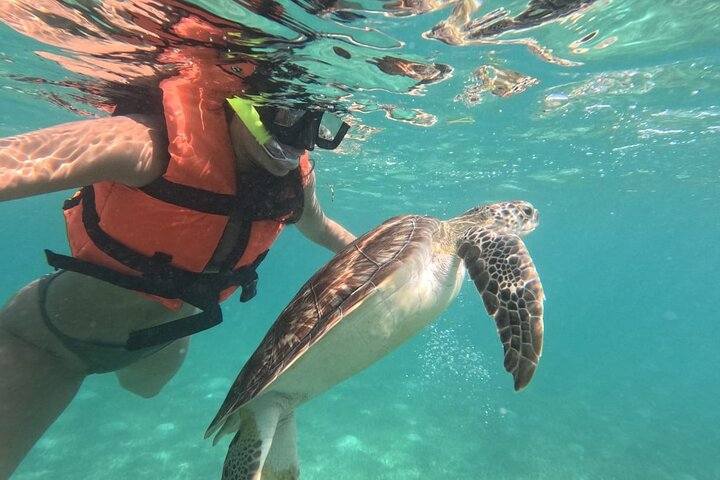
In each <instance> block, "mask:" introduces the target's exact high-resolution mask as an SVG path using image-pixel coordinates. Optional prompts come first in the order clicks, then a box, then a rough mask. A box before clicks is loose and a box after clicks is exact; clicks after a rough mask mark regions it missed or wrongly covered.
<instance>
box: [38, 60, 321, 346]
mask: <svg viewBox="0 0 720 480" xmlns="http://www.w3.org/2000/svg"><path fill="white" fill-rule="evenodd" d="M213 69H214V70H213ZM208 72H211V73H208ZM229 76H230V77H233V78H232V79H229V78H227V77H229ZM228 80H234V84H233V83H231V84H229V85H228V84H226V83H223V82H228ZM237 80H238V78H237V77H234V76H232V75H229V74H227V73H226V72H224V71H223V70H222V69H220V68H219V67H216V65H215V64H208V65H207V66H203V65H201V64H199V63H198V62H197V58H196V61H195V63H194V64H193V66H192V68H190V69H188V70H186V71H184V72H183V74H182V75H179V76H175V77H172V78H168V79H165V80H163V82H162V83H161V84H160V88H161V89H162V91H163V109H164V113H165V120H166V125H167V133H168V138H169V141H170V142H169V147H168V150H169V163H168V166H167V169H166V171H165V173H164V174H163V175H162V176H161V177H160V178H159V179H157V180H155V181H153V182H152V183H150V184H149V185H147V186H145V187H142V188H133V187H128V186H126V185H122V184H119V183H116V182H112V181H105V182H100V183H97V184H94V185H91V186H88V187H84V188H83V189H82V190H80V191H79V192H77V193H76V194H75V196H73V197H72V198H71V199H70V200H68V202H66V207H65V218H66V225H67V234H68V240H69V243H70V249H71V251H72V257H73V258H70V257H64V256H62V255H57V254H54V253H52V252H47V254H48V261H49V263H50V264H51V265H53V266H55V267H57V268H63V269H68V270H74V271H79V272H81V273H86V274H88V275H92V276H95V277H97V278H101V279H103V280H107V281H110V282H111V283H115V284H117V285H120V286H123V287H126V288H131V289H133V290H137V291H140V292H143V293H144V294H148V295H150V297H151V298H153V299H154V300H156V301H158V302H160V303H162V304H163V305H165V306H167V307H168V308H172V309H178V308H180V306H181V305H182V302H183V301H185V302H188V303H191V304H192V305H195V306H197V307H199V308H201V309H204V310H208V309H211V308H214V310H215V312H216V313H217V315H220V313H219V308H217V305H218V303H219V302H221V301H223V300H224V299H226V298H227V297H228V296H230V295H231V294H232V292H234V291H235V290H236V289H237V288H238V287H239V286H242V287H243V295H242V296H241V300H242V301H246V300H249V298H252V296H253V295H254V288H255V283H256V281H257V274H256V273H255V268H256V267H257V265H258V264H259V263H260V261H262V259H263V258H264V254H265V252H267V250H268V249H269V248H270V246H271V245H272V243H273V242H274V241H275V239H276V238H277V236H278V234H279V233H280V231H281V230H282V228H283V226H284V225H285V224H286V223H290V222H292V221H294V220H297V219H298V218H299V216H300V215H301V214H302V212H301V209H302V195H303V189H304V188H305V186H306V185H307V181H308V178H309V174H310V162H309V159H308V155H307V152H306V153H305V154H304V155H303V156H302V157H301V160H300V166H299V168H298V169H296V170H295V171H293V172H290V173H289V174H288V175H286V176H284V177H274V176H272V175H271V174H270V173H268V172H265V171H264V170H262V171H259V172H257V173H256V174H253V176H252V177H248V176H245V175H240V174H238V173H237V172H236V163H235V162H236V160H235V155H234V152H233V149H232V145H231V143H230V136H229V130H228V124H227V119H226V115H225V109H224V102H225V100H224V99H225V97H226V96H230V95H231V94H232V93H231V92H230V91H227V92H226V91H225V90H230V89H232V88H238V85H237ZM210 87H212V88H210ZM235 91H236V92H237V91H239V90H235ZM207 92H213V95H212V96H209V95H207ZM228 241H230V244H229V246H228V244H227V242H228ZM221 243H222V244H223V252H225V255H223V256H221V258H218V256H217V255H216V250H217V249H218V246H219V245H221ZM220 320H221V317H220V319H215V320H214V321H215V323H219V321H220ZM204 328H208V327H204ZM190 333H194V332H190ZM156 343H157V342H156ZM143 346H144V345H143Z"/></svg>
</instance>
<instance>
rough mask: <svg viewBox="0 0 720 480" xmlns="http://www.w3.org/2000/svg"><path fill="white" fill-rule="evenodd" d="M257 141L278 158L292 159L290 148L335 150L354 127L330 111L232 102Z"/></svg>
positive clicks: (231, 100)
mask: <svg viewBox="0 0 720 480" xmlns="http://www.w3.org/2000/svg"><path fill="white" fill-rule="evenodd" d="M227 101H228V104H229V105H230V107H232V109H233V110H234V111H235V113H237V116H238V117H239V118H240V120H242V122H243V123H244V124H245V126H246V127H247V129H248V130H249V131H250V133H251V134H252V136H253V137H255V140H257V142H258V143H259V144H260V145H261V146H262V147H263V148H264V149H265V151H266V152H267V154H268V155H270V156H271V157H274V158H288V155H287V152H286V150H287V148H283V147H287V146H289V147H294V148H297V149H301V150H313V149H314V148H315V147H316V146H317V147H319V148H323V149H326V150H334V149H335V148H337V146H338V145H340V142H341V141H342V139H343V138H344V137H345V134H346V133H347V131H348V130H349V128H350V126H349V125H348V124H347V123H345V122H343V121H342V120H341V119H340V118H338V117H337V116H336V115H334V114H333V113H330V112H327V111H310V110H298V109H292V108H284V107H270V106H257V107H256V106H254V105H253V104H252V102H250V101H249V100H244V99H242V98H238V97H235V98H228V99H227Z"/></svg>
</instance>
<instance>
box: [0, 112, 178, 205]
mask: <svg viewBox="0 0 720 480" xmlns="http://www.w3.org/2000/svg"><path fill="white" fill-rule="evenodd" d="M166 165H167V136H166V134H165V131H164V124H163V121H162V117H160V116H151V115H130V116H124V117H123V116H118V117H111V118H101V119H97V120H85V121H79V122H72V123H67V124H63V125H58V126H55V127H50V128H46V129H43V130H38V131H35V132H31V133H27V134H24V135H18V136H15V137H8V138H3V139H0V201H2V200H12V199H16V198H22V197H28V196H32V195H38V194H42V193H49V192H55V191H58V190H65V189H69V188H76V187H80V186H83V185H90V184H92V183H97V182H100V181H103V180H114V181H116V182H119V183H123V184H125V185H129V186H134V187H137V186H143V185H146V184H148V183H150V182H151V181H152V180H154V179H155V178H157V177H158V176H160V175H161V174H162V173H163V171H164V169H165V167H166Z"/></svg>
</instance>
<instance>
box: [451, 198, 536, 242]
mask: <svg viewBox="0 0 720 480" xmlns="http://www.w3.org/2000/svg"><path fill="white" fill-rule="evenodd" d="M462 217H463V218H466V219H468V220H471V221H472V222H473V223H474V224H475V225H477V224H481V225H485V226H488V227H492V228H494V229H495V230H498V231H501V232H504V233H514V234H515V235H519V236H521V237H522V236H523V235H526V234H528V233H530V232H532V231H533V230H535V227H537V226H538V223H539V220H538V211H537V210H536V209H535V207H533V206H532V205H530V204H529V203H528V202H523V201H522V200H517V201H513V202H500V203H490V204H488V205H480V206H477V207H475V208H471V209H470V210H468V211H467V212H465V213H464V214H463V215H462Z"/></svg>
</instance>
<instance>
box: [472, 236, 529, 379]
mask: <svg viewBox="0 0 720 480" xmlns="http://www.w3.org/2000/svg"><path fill="white" fill-rule="evenodd" d="M458 255H459V256H460V258H462V259H463V261H464V262H465V267H466V268H467V270H468V273H469V274H470V278H472V279H473V281H474V282H475V286H476V287H477V290H478V292H479V293H480V295H482V299H483V302H484V303H485V308H486V309H487V312H488V313H489V314H490V315H492V316H493V317H494V318H495V324H496V325H497V329H498V333H499V334H500V340H501V341H502V344H503V349H504V351H505V370H507V371H508V372H510V373H512V375H513V378H514V379H515V390H521V389H523V388H525V386H527V384H528V383H530V379H531V378H532V376H533V374H534V373H535V368H536V367H537V363H538V360H539V359H540V354H541V353H542V341H543V288H542V285H541V284H540V278H539V277H538V274H537V271H536V270H535V265H534V264H533V261H532V258H530V254H529V253H528V251H527V249H526V248H525V244H524V243H523V242H522V240H521V239H520V237H518V236H517V235H514V234H504V233H499V232H497V231H494V230H491V229H488V228H484V227H473V228H471V229H469V230H468V231H467V232H466V233H465V235H463V237H462V238H461V239H460V242H459V243H458Z"/></svg>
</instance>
